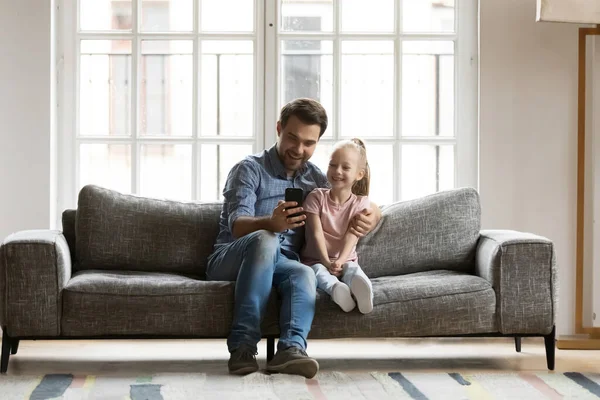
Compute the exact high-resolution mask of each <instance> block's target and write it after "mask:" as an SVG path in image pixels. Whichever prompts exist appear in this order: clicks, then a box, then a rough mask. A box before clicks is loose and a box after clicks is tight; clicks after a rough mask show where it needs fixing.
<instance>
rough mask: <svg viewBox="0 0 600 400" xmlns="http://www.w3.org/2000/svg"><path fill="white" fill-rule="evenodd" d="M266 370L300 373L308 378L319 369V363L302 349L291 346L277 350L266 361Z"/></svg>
mask: <svg viewBox="0 0 600 400" xmlns="http://www.w3.org/2000/svg"><path fill="white" fill-rule="evenodd" d="M267 371H268V372H272V373H281V374H294V375H302V376H303V377H305V378H309V379H310V378H312V377H313V376H315V375H316V374H317V372H318V371H319V363H318V362H317V360H315V359H314V358H310V357H309V356H308V355H307V354H306V352H305V351H304V350H302V349H300V348H298V347H293V346H292V347H288V348H287V349H285V350H278V351H277V354H275V357H273V359H272V360H271V361H269V362H268V363H267Z"/></svg>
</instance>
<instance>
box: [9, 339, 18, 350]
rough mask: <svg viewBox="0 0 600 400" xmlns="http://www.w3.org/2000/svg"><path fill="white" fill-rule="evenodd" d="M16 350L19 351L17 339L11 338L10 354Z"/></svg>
mask: <svg viewBox="0 0 600 400" xmlns="http://www.w3.org/2000/svg"><path fill="white" fill-rule="evenodd" d="M17 351H19V339H13V340H12V345H11V346H10V354H17Z"/></svg>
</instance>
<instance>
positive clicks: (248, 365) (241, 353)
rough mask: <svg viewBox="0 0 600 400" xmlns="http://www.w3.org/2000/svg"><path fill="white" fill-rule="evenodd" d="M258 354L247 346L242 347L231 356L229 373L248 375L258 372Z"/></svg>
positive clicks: (228, 364)
mask: <svg viewBox="0 0 600 400" xmlns="http://www.w3.org/2000/svg"><path fill="white" fill-rule="evenodd" d="M257 354H258V353H257V352H256V351H255V350H254V349H253V348H251V347H250V346H247V345H244V344H243V345H241V346H240V347H238V348H237V349H235V350H234V351H233V352H232V353H231V356H229V362H228V363H227V366H228V367H229V373H230V374H233V375H246V374H250V373H252V372H256V371H258V363H257V362H256V355H257Z"/></svg>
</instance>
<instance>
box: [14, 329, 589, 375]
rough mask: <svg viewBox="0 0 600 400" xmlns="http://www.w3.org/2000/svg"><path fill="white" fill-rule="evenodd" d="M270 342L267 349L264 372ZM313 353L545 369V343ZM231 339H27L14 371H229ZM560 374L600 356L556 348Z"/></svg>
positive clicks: (319, 349)
mask: <svg viewBox="0 0 600 400" xmlns="http://www.w3.org/2000/svg"><path fill="white" fill-rule="evenodd" d="M265 344H266V341H264V340H263V341H261V343H260V344H259V355H258V361H259V365H260V366H261V368H263V367H264V363H265V354H266V345H265ZM308 353H309V355H311V356H312V357H315V358H316V359H317V360H318V361H319V363H320V365H321V370H322V371H327V370H330V371H439V372H450V371H455V372H468V371H544V370H546V357H545V351H544V343H543V339H542V338H528V339H523V345H522V352H521V353H517V352H516V351H515V347H514V342H513V340H512V339H504V338H502V339H495V338H494V339H489V338H485V339H478V338H469V339H460V338H451V339H370V340H367V339H354V340H345V339H344V340H341V339H338V340H311V341H309V348H308ZM228 357H229V353H228V352H227V349H226V345H225V340H103V341H89V340H85V341H84V340H74V341H66V340H55V341H22V342H21V343H20V346H19V352H18V354H16V355H13V356H11V358H10V364H9V371H8V372H9V374H19V375H30V374H47V373H79V374H88V375H103V374H111V375H112V374H115V373H116V374H119V373H122V374H152V373H165V372H187V373H189V372H211V373H226V371H227V359H228ZM556 371H557V372H567V371H576V372H595V373H600V351H598V350H559V349H557V350H556Z"/></svg>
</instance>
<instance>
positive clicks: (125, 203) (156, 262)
mask: <svg viewBox="0 0 600 400" xmlns="http://www.w3.org/2000/svg"><path fill="white" fill-rule="evenodd" d="M221 208H222V204H221V203H183V202H177V201H169V200H158V199H150V198H144V197H137V196H132V195H124V194H121V193H118V192H115V191H112V190H108V189H104V188H101V187H98V186H94V185H88V186H85V187H84V188H82V189H81V191H80V192H79V201H78V207H77V216H76V222H75V233H76V235H75V236H76V239H75V240H76V246H75V247H76V258H77V265H76V269H78V270H87V269H105V270H106V269H109V270H115V269H116V270H131V271H149V272H174V273H181V274H189V275H195V276H199V277H204V276H205V270H206V260H207V257H208V256H209V255H210V254H211V253H212V250H213V244H214V242H215V238H216V236H217V233H218V229H219V213H220V212H221Z"/></svg>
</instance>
